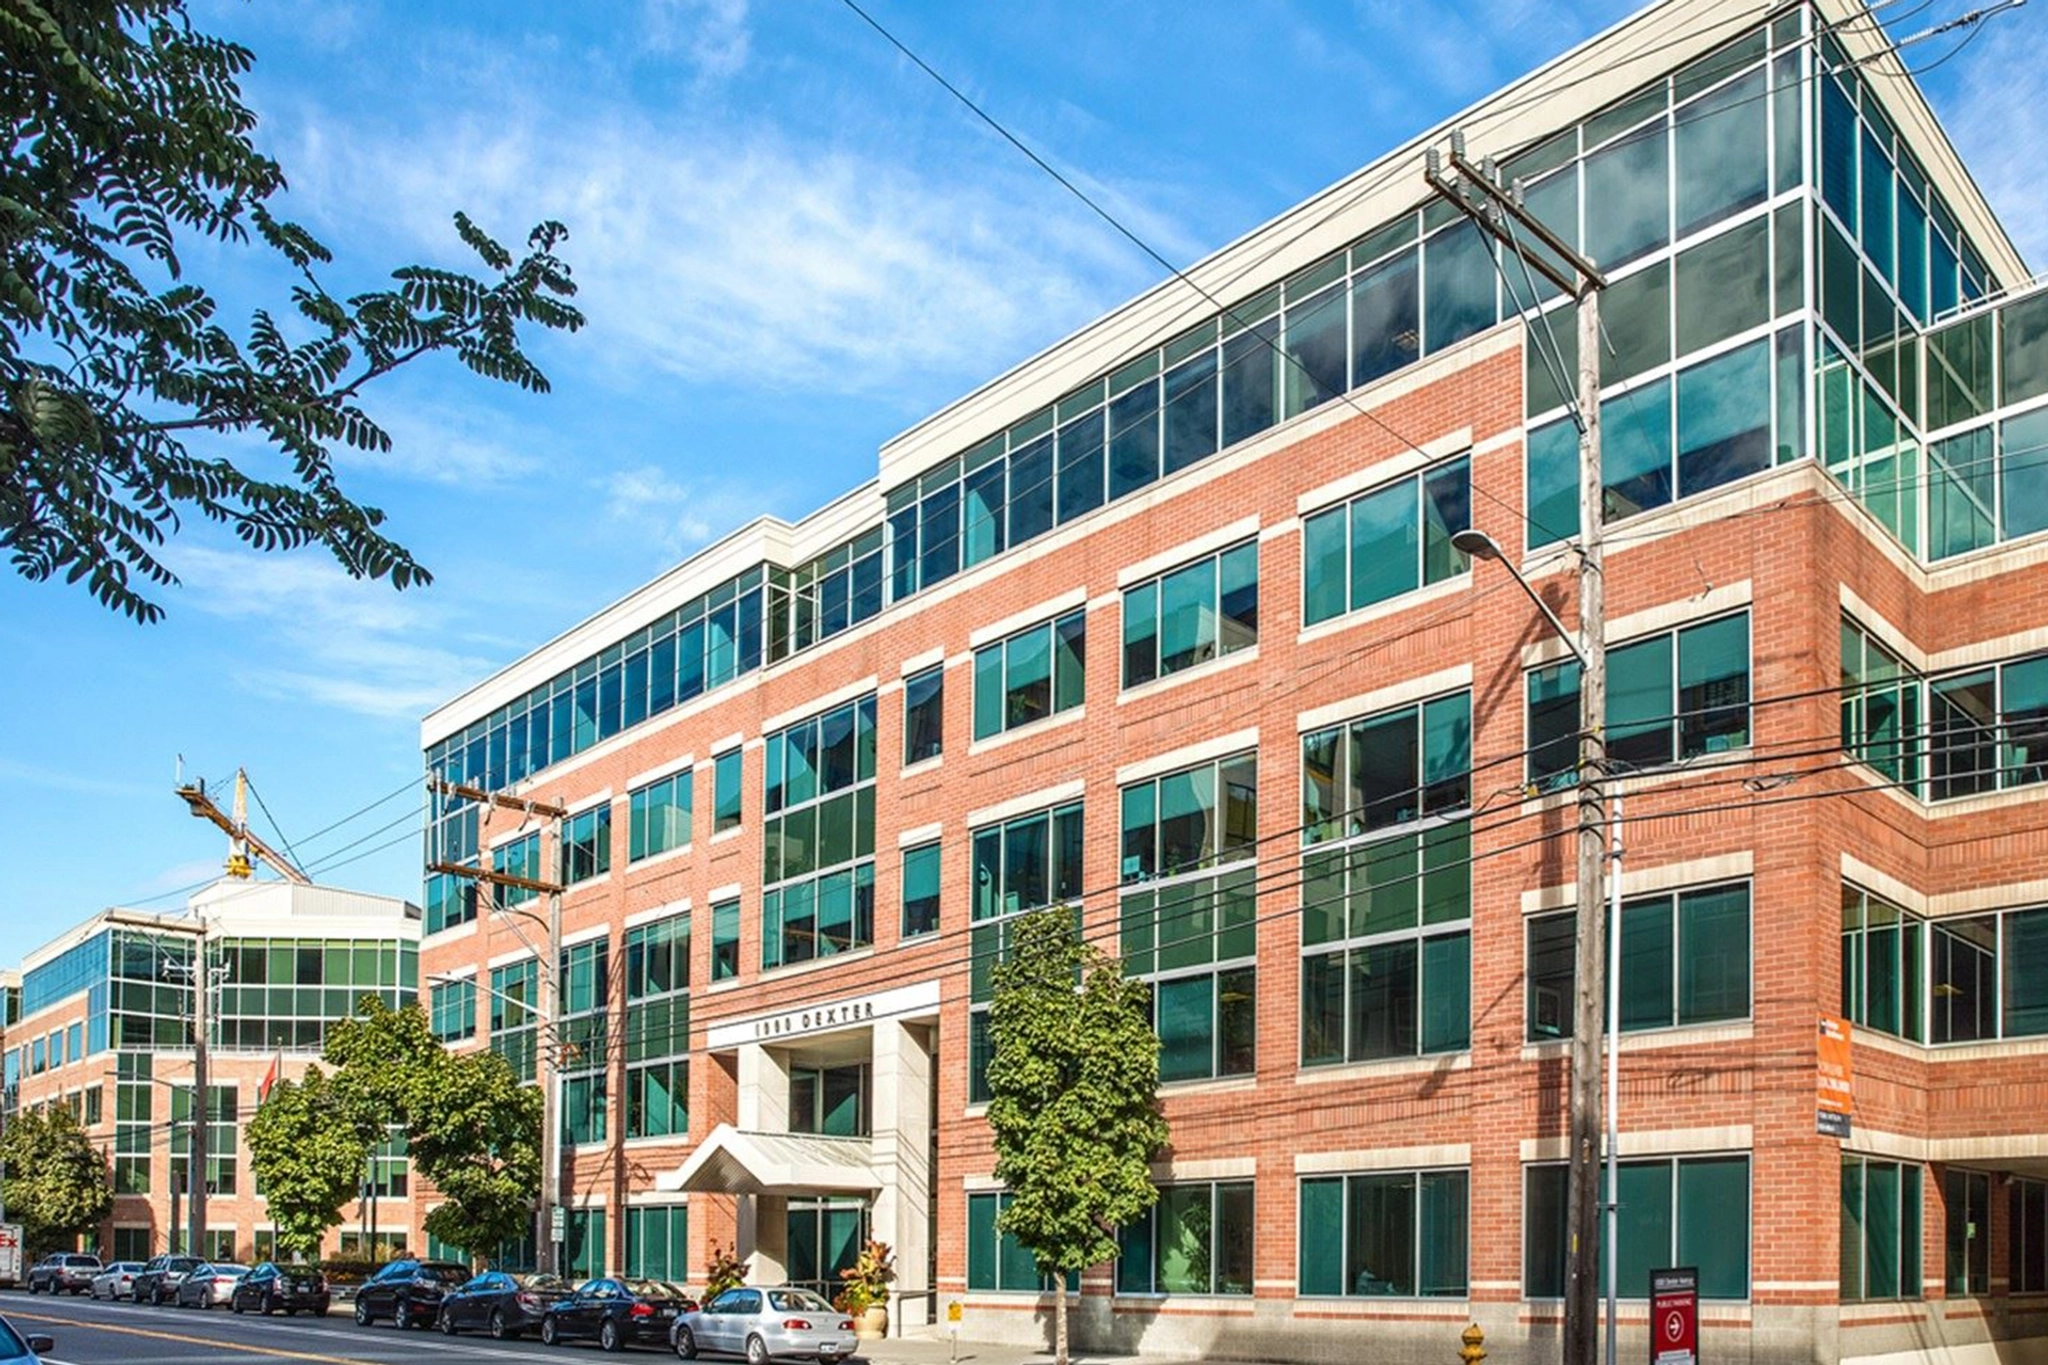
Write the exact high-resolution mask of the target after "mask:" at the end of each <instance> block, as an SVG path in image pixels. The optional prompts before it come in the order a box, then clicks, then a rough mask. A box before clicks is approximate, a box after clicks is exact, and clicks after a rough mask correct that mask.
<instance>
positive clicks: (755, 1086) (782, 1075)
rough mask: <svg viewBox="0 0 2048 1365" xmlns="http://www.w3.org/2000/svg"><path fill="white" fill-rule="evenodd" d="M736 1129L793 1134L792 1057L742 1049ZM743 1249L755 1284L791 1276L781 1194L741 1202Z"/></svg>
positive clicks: (741, 1255)
mask: <svg viewBox="0 0 2048 1365" xmlns="http://www.w3.org/2000/svg"><path fill="white" fill-rule="evenodd" d="M733 1126H734V1127H735V1128H738V1129H739V1130H740V1131H741V1132H746V1133H786V1132H788V1131H789V1054H787V1053H786V1052H783V1051H781V1050H779V1049H776V1048H768V1047H763V1046H762V1045H761V1044H759V1043H748V1044H745V1045H744V1046H742V1047H741V1048H740V1064H739V1093H738V1094H737V1096H736V1097H735V1103H734V1123H733ZM739 1214H740V1216H739V1237H738V1241H739V1246H738V1248H737V1249H736V1251H735V1253H734V1254H735V1255H737V1256H739V1258H740V1259H741V1260H743V1261H745V1262H747V1279H748V1280H750V1281H751V1282H753V1283H754V1284H780V1283H781V1282H782V1281H783V1280H784V1279H785V1278H787V1276H788V1273H789V1266H788V1261H789V1245H788V1244H789V1201H788V1200H787V1199H785V1198H783V1197H781V1196H780V1195H768V1194H752V1195H743V1196H741V1198H740V1209H739Z"/></svg>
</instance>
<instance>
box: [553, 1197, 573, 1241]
mask: <svg viewBox="0 0 2048 1365" xmlns="http://www.w3.org/2000/svg"><path fill="white" fill-rule="evenodd" d="M568 1236H569V1211H568V1210H567V1209H565V1208H563V1207H562V1206H561V1205H560V1204H557V1205H555V1206H554V1207H553V1208H552V1209H549V1210H548V1240H549V1241H550V1242H561V1241H566V1240H567V1239H568Z"/></svg>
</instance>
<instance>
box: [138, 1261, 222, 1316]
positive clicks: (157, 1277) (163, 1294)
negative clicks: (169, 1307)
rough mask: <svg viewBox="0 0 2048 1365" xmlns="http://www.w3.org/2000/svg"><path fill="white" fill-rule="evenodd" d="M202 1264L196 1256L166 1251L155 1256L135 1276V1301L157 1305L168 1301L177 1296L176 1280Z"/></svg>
mask: <svg viewBox="0 0 2048 1365" xmlns="http://www.w3.org/2000/svg"><path fill="white" fill-rule="evenodd" d="M204 1264H206V1263H205V1262H204V1261H202V1260H200V1259H199V1258H198V1257H197V1256H179V1255H172V1254H170V1253H166V1254H164V1255H162V1256H159V1257H157V1258H156V1259H155V1260H153V1261H151V1262H150V1263H149V1264H148V1265H146V1266H144V1267H143V1268H142V1273H141V1274H140V1275H137V1276H136V1277H135V1302H137V1303H153V1304H156V1305H158V1306H162V1305H163V1304H167V1303H169V1302H170V1301H171V1300H172V1299H174V1298H176V1297H177V1296H178V1282H179V1281H180V1280H182V1279H184V1278H185V1277H186V1276H187V1275H189V1274H191V1273H192V1271H193V1270H195V1269H197V1268H198V1267H199V1266H202V1265H204Z"/></svg>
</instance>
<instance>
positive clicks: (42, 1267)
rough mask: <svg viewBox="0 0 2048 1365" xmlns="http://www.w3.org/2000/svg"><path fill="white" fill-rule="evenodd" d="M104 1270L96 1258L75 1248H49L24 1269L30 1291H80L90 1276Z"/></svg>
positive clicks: (88, 1284) (83, 1289) (89, 1284)
mask: <svg viewBox="0 0 2048 1365" xmlns="http://www.w3.org/2000/svg"><path fill="white" fill-rule="evenodd" d="M102 1269H104V1267H103V1266H101V1265H100V1258H99V1257H97V1256H91V1255H86V1254H83V1253H81V1252H76V1251H53V1252H51V1253H50V1254H49V1255H47V1256H45V1257H43V1259H42V1260H40V1261H37V1262H36V1263H35V1264H34V1265H32V1266H30V1267H29V1270H28V1292H29V1293H31V1294H64V1293H70V1294H83V1293H84V1292H85V1291H86V1290H88V1289H90V1288H92V1277H93V1276H95V1275H97V1274H99V1273H100V1271H101V1270H102Z"/></svg>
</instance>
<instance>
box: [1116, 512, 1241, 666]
mask: <svg viewBox="0 0 2048 1365" xmlns="http://www.w3.org/2000/svg"><path fill="white" fill-rule="evenodd" d="M1123 630H1124V655H1123V657H1124V686H1125V687H1135V686H1137V685H1138V684H1139V683H1147V682H1151V681H1152V680H1153V679H1155V678H1163V677H1166V676H1168V675H1169V674H1173V673H1178V672H1180V671H1181V670H1183V669H1188V668H1193V667H1194V666H1195V665H1196V664H1199V663H1204V662H1207V661H1208V660H1210V659H1216V658H1221V657H1222V656H1224V655H1226V654H1234V653H1236V652H1237V651H1238V650H1240V649H1247V648H1249V647H1251V646H1252V645H1255V644H1257V643H1258V642H1259V545H1258V541H1257V540H1248V541H1246V542H1245V543H1244V544H1242V545H1235V546H1232V547H1231V548H1230V549H1228V550H1224V551H1223V552H1221V553H1220V554H1214V555H1209V556H1208V557H1206V558H1203V559H1198V560H1196V561H1195V562H1194V563H1192V564H1187V565H1183V566H1182V567H1180V568H1178V569H1175V570H1173V571H1172V572H1171V573H1167V574H1162V575H1161V576H1159V577H1158V578H1154V579H1150V580H1148V581H1146V582H1144V583H1140V584H1138V585H1137V586H1136V587H1133V588H1127V589H1125V590H1124V604H1123Z"/></svg>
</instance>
